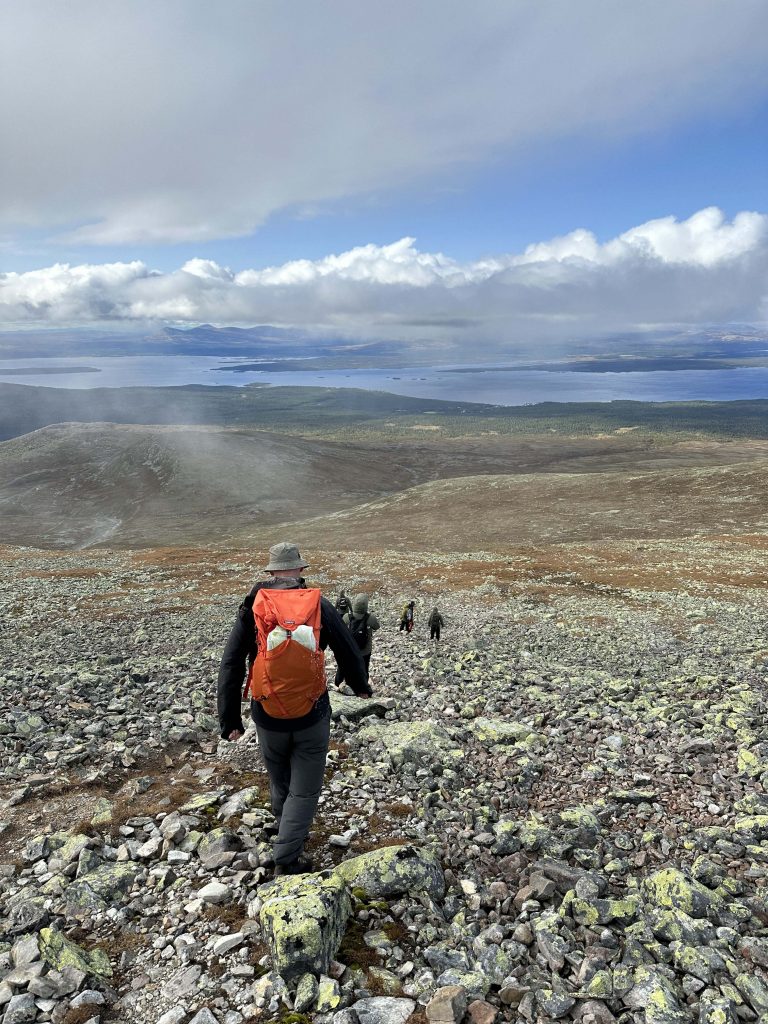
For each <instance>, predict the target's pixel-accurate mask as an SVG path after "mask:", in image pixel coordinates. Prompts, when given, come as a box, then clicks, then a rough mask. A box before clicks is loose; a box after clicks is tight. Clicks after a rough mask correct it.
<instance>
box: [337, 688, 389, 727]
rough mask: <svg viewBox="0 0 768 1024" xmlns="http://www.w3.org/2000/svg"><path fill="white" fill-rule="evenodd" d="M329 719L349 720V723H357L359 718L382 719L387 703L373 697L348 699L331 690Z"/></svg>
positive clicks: (343, 694)
mask: <svg viewBox="0 0 768 1024" xmlns="http://www.w3.org/2000/svg"><path fill="white" fill-rule="evenodd" d="M330 695H331V718H332V719H333V720H334V721H336V720H337V719H338V718H341V717H342V715H343V716H344V718H347V719H349V721H350V722H358V721H359V720H360V719H361V718H370V717H371V715H375V716H376V717H377V718H383V717H384V715H385V714H386V712H387V710H388V707H389V702H388V701H380V700H376V698H375V697H370V698H367V699H364V698H361V697H350V696H348V695H347V694H346V693H340V692H339V691H338V690H331V691H330Z"/></svg>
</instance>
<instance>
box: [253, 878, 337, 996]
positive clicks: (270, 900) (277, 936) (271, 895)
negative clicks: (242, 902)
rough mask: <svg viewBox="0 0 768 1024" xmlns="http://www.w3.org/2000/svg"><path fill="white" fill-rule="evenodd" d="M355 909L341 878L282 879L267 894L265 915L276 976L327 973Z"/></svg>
mask: <svg viewBox="0 0 768 1024" xmlns="http://www.w3.org/2000/svg"><path fill="white" fill-rule="evenodd" d="M351 910H352V899H351V896H350V894H349V890H348V889H347V886H346V883H345V881H344V879H343V878H342V877H341V876H340V875H338V874H336V873H334V874H332V875H330V876H329V877H323V876H322V875H296V876H287V877H282V878H278V879H276V880H275V881H274V882H273V883H272V884H271V885H270V886H269V887H268V888H267V889H265V890H264V897H263V903H262V906H261V910H260V912H259V919H260V921H261V926H262V928H263V930H264V937H265V939H266V941H267V944H268V946H269V950H270V953H271V955H272V963H273V966H274V969H275V971H276V972H277V973H278V974H280V975H281V976H282V977H284V978H295V977H297V976H300V975H302V974H306V973H307V972H312V973H313V974H327V973H328V968H329V966H330V963H331V960H332V959H333V957H334V956H335V954H336V951H337V950H338V948H339V946H340V945H341V940H342V938H343V935H344V930H345V927H346V923H347V918H348V917H349V915H350V913H351Z"/></svg>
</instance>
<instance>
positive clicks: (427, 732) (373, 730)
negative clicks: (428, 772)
mask: <svg viewBox="0 0 768 1024" xmlns="http://www.w3.org/2000/svg"><path fill="white" fill-rule="evenodd" d="M359 735H360V738H361V739H366V740H369V741H373V742H375V743H378V744H380V745H382V746H383V747H384V749H385V750H386V752H387V754H388V755H389V758H390V760H391V761H392V764H393V765H394V767H395V768H399V767H401V766H402V765H403V764H406V763H414V762H415V763H417V764H418V763H420V762H424V763H425V764H445V763H447V762H456V761H459V760H460V759H461V758H462V757H464V751H463V750H462V749H461V748H460V747H458V746H457V745H456V744H455V743H454V742H453V741H452V740H451V738H450V736H449V735H448V733H447V732H446V731H445V729H443V728H442V726H441V725H439V724H438V723H437V722H434V721H432V720H431V719H426V720H424V721H419V722H382V723H380V724H379V723H375V724H371V725H368V726H365V728H363V729H361V730H360V733H359Z"/></svg>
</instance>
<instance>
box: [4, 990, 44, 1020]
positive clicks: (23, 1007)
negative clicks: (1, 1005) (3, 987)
mask: <svg viewBox="0 0 768 1024" xmlns="http://www.w3.org/2000/svg"><path fill="white" fill-rule="evenodd" d="M35 1017H37V1006H36V1005H35V997H34V996H33V995H29V994H28V993H26V992H25V993H23V994H19V995H16V996H11V998H10V1000H9V1001H8V1005H7V1006H6V1008H5V1015H4V1017H3V1024H27V1021H33V1020H34V1019H35Z"/></svg>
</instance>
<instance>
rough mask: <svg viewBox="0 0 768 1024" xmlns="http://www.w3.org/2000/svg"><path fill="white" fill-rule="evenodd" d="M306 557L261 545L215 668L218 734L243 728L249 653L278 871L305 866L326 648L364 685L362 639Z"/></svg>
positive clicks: (366, 692)
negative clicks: (311, 581) (315, 580)
mask: <svg viewBox="0 0 768 1024" xmlns="http://www.w3.org/2000/svg"><path fill="white" fill-rule="evenodd" d="M306 567H307V563H306V562H305V561H304V559H303V558H302V557H301V555H300V554H299V549H298V548H297V547H296V545H295V544H289V543H282V544H275V545H274V546H273V547H271V548H270V549H269V565H267V566H266V568H265V570H264V571H265V572H268V573H269V574H270V575H271V579H269V580H265V581H264V582H263V583H257V584H256V586H255V587H254V588H253V589H252V590H251V592H250V593H249V594H248V596H247V597H246V598H245V600H244V601H243V603H242V604H241V605H240V608H239V609H238V612H237V618H236V619H235V624H234V626H233V627H232V632H231V633H230V635H229V639H228V640H227V645H226V647H225V648H224V655H223V657H222V659H221V667H220V668H219V684H218V710H219V724H220V726H221V735H222V737H223V739H228V740H239V739H240V737H241V736H242V735H243V733H244V732H245V727H244V725H243V719H242V706H241V697H240V691H241V687H242V685H243V677H244V676H245V666H246V660H247V661H248V665H249V668H248V683H247V686H246V691H245V693H246V696H247V695H248V694H250V697H251V717H252V718H253V721H254V722H255V723H256V732H257V733H258V737H259V747H260V748H261V754H262V758H263V760H264V764H265V766H266V769H267V771H268V773H269V789H270V796H271V800H272V811H273V813H274V815H275V818H276V819H277V836H276V838H275V842H274V847H273V850H274V862H275V874H276V875H296V874H300V873H301V872H303V871H310V870H311V869H312V867H311V863H310V861H309V860H308V859H307V858H306V857H303V856H302V853H303V850H304V841H305V840H306V838H307V834H308V833H309V828H310V826H311V824H312V820H313V818H314V816H315V811H316V810H317V802H318V799H319V797H320V790H321V788H322V784H323V773H324V771H325V757H326V754H327V752H328V740H329V735H330V728H331V705H330V700H329V698H328V690H327V687H326V683H325V667H324V654H323V652H324V651H325V648H326V647H330V648H331V650H332V651H333V653H334V655H335V657H336V661H337V663H338V664H339V665H340V666H341V669H342V671H343V673H344V678H345V679H346V680H347V682H348V683H349V685H350V686H351V687H352V689H353V690H354V691H355V693H356V694H357V695H358V696H359V697H370V696H371V688H370V686H369V685H368V679H367V676H366V671H365V663H364V661H363V656H362V654H361V653H360V648H359V647H358V646H357V644H356V643H355V641H354V638H353V637H352V634H351V633H350V632H349V630H348V629H347V628H346V626H345V625H344V623H343V621H342V619H341V616H340V615H339V613H338V612H337V611H336V609H335V608H334V607H333V605H332V604H331V603H330V601H327V600H326V599H325V598H324V597H322V595H321V593H320V591H319V590H317V589H310V588H308V587H307V585H306V583H305V582H304V578H303V577H302V575H301V570H302V569H305V568H306Z"/></svg>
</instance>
